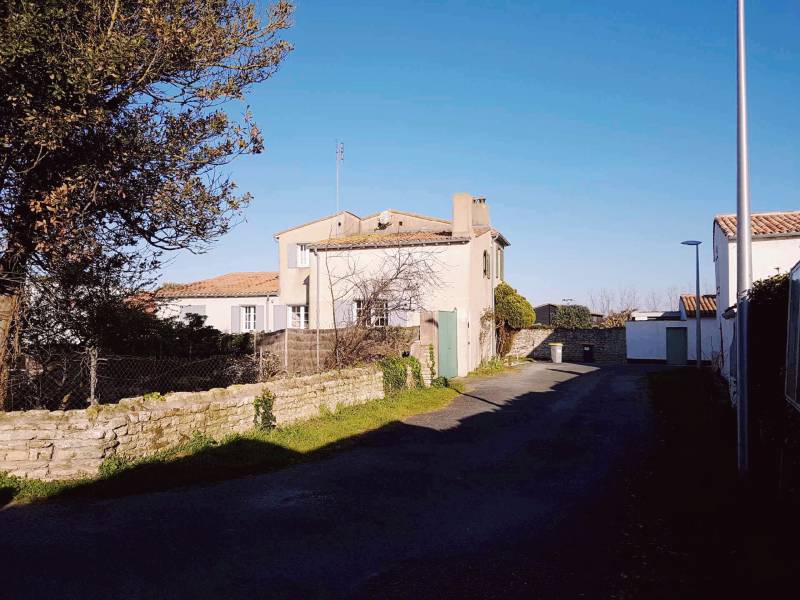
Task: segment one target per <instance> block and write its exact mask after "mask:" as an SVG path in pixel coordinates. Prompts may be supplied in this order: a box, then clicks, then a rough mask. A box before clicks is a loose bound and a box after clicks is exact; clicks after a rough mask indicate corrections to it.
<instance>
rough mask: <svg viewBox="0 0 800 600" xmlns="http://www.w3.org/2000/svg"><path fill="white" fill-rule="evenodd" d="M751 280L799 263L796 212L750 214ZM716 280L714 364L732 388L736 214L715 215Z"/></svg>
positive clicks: (799, 235)
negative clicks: (717, 332)
mask: <svg viewBox="0 0 800 600" xmlns="http://www.w3.org/2000/svg"><path fill="white" fill-rule="evenodd" d="M751 227H752V235H753V238H752V239H753V243H752V256H753V281H758V280H759V279H766V278H767V277H772V276H773V275H776V274H778V273H788V272H789V271H790V270H791V268H792V267H793V266H794V264H795V263H797V261H798V260H800V211H789V212H769V213H755V214H753V215H751ZM713 239H714V269H715V274H716V280H717V327H718V329H719V331H720V339H719V342H718V344H717V345H716V346H715V348H714V357H713V358H714V365H715V367H716V368H717V369H718V370H719V372H720V373H721V374H722V375H723V377H725V378H726V379H727V380H728V382H729V383H730V384H731V390H732V391H733V390H734V389H735V388H734V386H733V385H732V384H733V383H734V380H735V345H734V337H735V331H734V329H735V318H733V317H734V316H735V305H736V215H717V216H716V217H715V218H714V225H713Z"/></svg>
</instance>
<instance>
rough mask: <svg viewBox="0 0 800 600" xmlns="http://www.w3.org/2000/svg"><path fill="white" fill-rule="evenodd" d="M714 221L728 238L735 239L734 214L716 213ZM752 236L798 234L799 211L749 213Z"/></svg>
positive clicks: (799, 229) (799, 228)
mask: <svg viewBox="0 0 800 600" xmlns="http://www.w3.org/2000/svg"><path fill="white" fill-rule="evenodd" d="M714 222H715V223H716V224H717V225H719V226H720V228H721V229H722V232H723V233H724V234H725V236H726V237H727V238H728V239H729V240H734V239H736V215H717V216H716V217H715V218H714ZM750 223H751V227H752V230H753V237H768V236H782V235H785V236H793V235H800V211H791V212H769V213H754V214H752V215H750Z"/></svg>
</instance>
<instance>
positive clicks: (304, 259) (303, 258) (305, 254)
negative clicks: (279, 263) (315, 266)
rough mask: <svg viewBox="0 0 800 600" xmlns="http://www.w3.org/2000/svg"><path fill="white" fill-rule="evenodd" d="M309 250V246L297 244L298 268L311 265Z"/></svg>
mask: <svg viewBox="0 0 800 600" xmlns="http://www.w3.org/2000/svg"><path fill="white" fill-rule="evenodd" d="M309 254H310V252H309V250H308V244H297V266H298V267H307V266H308V265H309V264H310V261H309Z"/></svg>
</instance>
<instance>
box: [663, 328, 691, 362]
mask: <svg viewBox="0 0 800 600" xmlns="http://www.w3.org/2000/svg"><path fill="white" fill-rule="evenodd" d="M687 362H689V350H688V345H687V335H686V327H667V364H669V365H685V364H686V363H687Z"/></svg>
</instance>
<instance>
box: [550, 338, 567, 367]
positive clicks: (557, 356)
mask: <svg viewBox="0 0 800 600" xmlns="http://www.w3.org/2000/svg"><path fill="white" fill-rule="evenodd" d="M548 346H550V360H552V361H553V362H554V363H560V362H561V354H562V352H563V350H564V344H562V343H561V342H552V343H550V344H548Z"/></svg>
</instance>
